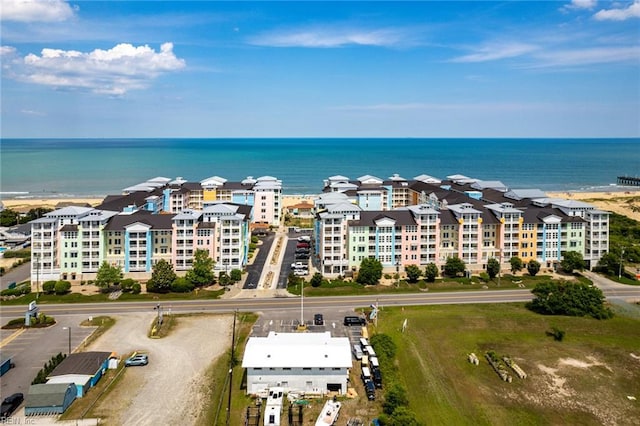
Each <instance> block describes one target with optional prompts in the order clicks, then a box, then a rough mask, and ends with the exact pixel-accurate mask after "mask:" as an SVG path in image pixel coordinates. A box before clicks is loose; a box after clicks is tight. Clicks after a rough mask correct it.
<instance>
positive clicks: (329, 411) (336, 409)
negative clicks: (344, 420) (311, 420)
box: [316, 399, 342, 426]
mask: <svg viewBox="0 0 640 426" xmlns="http://www.w3.org/2000/svg"><path fill="white" fill-rule="evenodd" d="M341 406H342V404H341V403H340V402H339V401H334V400H332V399H330V400H328V401H327V402H326V403H325V404H324V407H322V411H321V412H320V415H319V416H318V420H316V426H330V425H332V424H334V423H335V422H336V420H338V415H339V414H340V407H341Z"/></svg>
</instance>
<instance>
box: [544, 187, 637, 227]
mask: <svg viewBox="0 0 640 426" xmlns="http://www.w3.org/2000/svg"><path fill="white" fill-rule="evenodd" d="M547 195H548V196H549V197H553V198H555V197H557V198H565V199H567V200H578V201H584V202H586V203H589V204H593V205H594V206H596V207H598V208H599V209H601V210H605V211H609V212H615V213H618V214H621V215H623V216H627V217H630V218H631V219H634V220H637V221H640V188H638V189H628V190H625V191H612V192H607V191H602V192H549V193H547Z"/></svg>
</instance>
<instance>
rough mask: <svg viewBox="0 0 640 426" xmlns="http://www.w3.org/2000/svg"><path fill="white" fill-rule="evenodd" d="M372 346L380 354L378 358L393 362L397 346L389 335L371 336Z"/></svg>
mask: <svg viewBox="0 0 640 426" xmlns="http://www.w3.org/2000/svg"><path fill="white" fill-rule="evenodd" d="M371 346H373V349H374V350H375V351H376V354H378V357H380V358H381V359H385V360H389V361H390V360H392V359H393V358H394V357H395V356H396V350H397V347H396V344H395V342H394V341H393V339H392V338H391V336H389V335H388V334H375V335H373V336H371Z"/></svg>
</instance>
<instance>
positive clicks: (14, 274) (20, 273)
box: [0, 262, 31, 290]
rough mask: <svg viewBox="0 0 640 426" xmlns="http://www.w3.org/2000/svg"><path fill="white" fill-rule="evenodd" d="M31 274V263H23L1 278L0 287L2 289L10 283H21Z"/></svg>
mask: <svg viewBox="0 0 640 426" xmlns="http://www.w3.org/2000/svg"><path fill="white" fill-rule="evenodd" d="M30 276H31V263H30V262H27V263H23V264H22V265H20V266H16V267H15V268H11V269H9V271H7V273H6V274H4V275H3V276H2V277H1V278H0V287H2V290H4V289H5V288H7V287H9V283H12V282H16V283H21V282H23V281H27V280H28V279H29V278H30Z"/></svg>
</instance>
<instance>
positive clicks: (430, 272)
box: [424, 262, 440, 283]
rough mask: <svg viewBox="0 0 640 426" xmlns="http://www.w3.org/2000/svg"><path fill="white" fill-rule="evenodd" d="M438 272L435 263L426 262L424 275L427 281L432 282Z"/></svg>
mask: <svg viewBox="0 0 640 426" xmlns="http://www.w3.org/2000/svg"><path fill="white" fill-rule="evenodd" d="M439 272H440V271H438V267H437V266H436V264H435V263H433V262H431V263H428V264H427V266H426V267H425V268H424V277H425V278H426V280H427V281H428V282H430V283H432V282H434V281H435V280H436V277H437V276H438V274H439Z"/></svg>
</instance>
